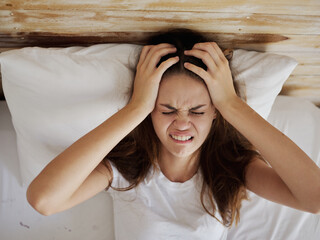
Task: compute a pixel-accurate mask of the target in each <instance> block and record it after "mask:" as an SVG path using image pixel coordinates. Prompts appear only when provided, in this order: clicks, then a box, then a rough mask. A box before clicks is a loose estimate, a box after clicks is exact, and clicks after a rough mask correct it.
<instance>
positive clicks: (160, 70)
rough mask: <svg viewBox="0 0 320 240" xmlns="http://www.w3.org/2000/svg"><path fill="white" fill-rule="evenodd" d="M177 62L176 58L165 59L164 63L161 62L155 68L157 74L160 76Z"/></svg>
mask: <svg viewBox="0 0 320 240" xmlns="http://www.w3.org/2000/svg"><path fill="white" fill-rule="evenodd" d="M177 62H179V57H178V56H176V57H172V58H169V59H167V60H166V61H164V62H162V63H161V64H160V65H159V67H158V68H157V71H158V73H159V74H160V75H161V76H162V75H163V74H164V72H165V71H166V70H167V69H168V68H170V67H171V66H172V65H174V64H176V63H177ZM160 79H161V78H160Z"/></svg>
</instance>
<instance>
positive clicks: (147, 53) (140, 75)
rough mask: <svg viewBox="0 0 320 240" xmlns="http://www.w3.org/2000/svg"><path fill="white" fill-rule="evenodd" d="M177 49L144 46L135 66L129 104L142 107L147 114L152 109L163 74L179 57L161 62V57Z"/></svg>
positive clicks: (161, 46) (164, 45) (163, 46)
mask: <svg viewBox="0 0 320 240" xmlns="http://www.w3.org/2000/svg"><path fill="white" fill-rule="evenodd" d="M176 51H177V49H176V48H175V47H174V46H173V45H171V44H168V43H162V44H158V45H147V46H144V47H143V49H142V51H141V54H140V59H139V62H138V65H137V72H136V76H135V80H134V86H133V94H132V97H131V100H130V103H131V104H136V106H139V107H143V108H144V109H145V110H146V111H148V113H150V112H152V110H153V109H154V106H155V103H156V99H157V96H158V90H159V84H160V81H161V78H162V75H163V73H164V72H165V71H166V70H167V69H168V68H169V67H171V66H172V65H174V64H175V63H177V62H178V61H179V57H172V58H169V59H168V60H166V61H164V62H162V63H161V64H160V65H159V67H157V64H158V63H159V61H160V59H161V57H163V56H165V55H168V54H170V53H174V52H176Z"/></svg>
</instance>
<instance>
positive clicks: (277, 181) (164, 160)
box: [27, 29, 320, 239]
mask: <svg viewBox="0 0 320 240" xmlns="http://www.w3.org/2000/svg"><path fill="white" fill-rule="evenodd" d="M185 50H187V51H185ZM267 163H268V164H267ZM269 165H270V166H271V167H270V166H269ZM111 184H112V185H111ZM103 189H107V191H109V192H110V194H111V195H112V196H113V198H114V209H115V213H114V215H115V231H116V236H117V237H118V238H119V239H128V238H129V237H130V238H132V239H150V238H156V239H157V238H163V239H168V238H170V237H172V238H174V239H177V238H181V239H206V238H210V239H223V238H224V237H225V234H226V231H225V230H226V227H228V226H231V225H232V224H233V222H234V221H235V220H236V222H237V221H239V210H240V207H241V201H242V200H243V199H245V198H246V197H247V194H246V189H249V190H250V191H252V192H254V193H256V194H258V195H260V196H262V197H264V198H266V199H269V200H271V201H274V202H277V203H280V204H284V205H287V206H289V207H292V208H296V209H299V210H303V211H308V212H312V213H319V210H320V169H319V168H318V167H317V166H316V165H315V163H314V162H313V161H312V160H311V159H310V158H309V157H308V156H307V155H306V154H305V153H304V152H303V151H302V150H301V149H299V148H298V147H297V146H296V145H295V144H294V143H293V142H292V141H291V140H289V139H288V138H287V137H286V136H285V135H283V134H282V133H281V132H279V131H278V130H277V129H275V128H274V127H272V126H271V125H270V124H269V123H268V122H266V121H265V120H264V119H263V118H261V117H260V116H259V115H258V114H257V113H256V112H255V111H253V110H252V109H251V108H250V107H249V106H248V105H247V104H246V103H245V102H244V101H242V100H241V99H240V98H239V97H238V95H237V91H236V88H235V86H234V83H233V79H232V74H231V71H230V68H229V64H228V60H227V59H226V58H225V56H224V54H223V52H222V51H221V49H220V48H219V47H218V45H217V44H216V43H214V42H209V41H208V40H207V39H205V38H204V37H203V36H202V35H201V34H199V33H197V32H194V31H190V30H186V29H176V30H173V31H168V32H167V33H164V34H159V35H157V36H154V37H152V38H151V39H150V41H149V44H148V45H146V46H144V48H143V49H142V52H141V54H140V59H139V62H138V65H137V71H136V75H135V80H134V88H133V94H132V97H131V99H130V101H129V103H128V104H127V105H126V106H125V107H124V108H123V109H121V110H120V111H119V112H117V113H116V114H114V115H113V116H112V117H110V118H109V119H107V120H106V121H105V122H103V123H102V124H101V125H99V126H98V127H97V128H95V129H93V130H92V131H90V132H89V133H87V134H86V135H85V136H83V137H82V138H80V139H79V140H78V141H76V142H75V143H74V144H72V145H71V146H70V147H69V148H67V149H66V150H65V151H64V152H62V153H61V154H60V155H58V156H57V157H56V158H55V159H53V160H52V161H51V162H50V163H49V164H48V165H47V166H46V167H45V168H44V169H43V171H42V172H41V173H40V174H39V175H38V176H37V177H36V178H35V179H34V180H33V182H32V183H31V184H30V186H29V188H28V191H27V198H28V201H29V203H30V204H31V205H32V206H33V207H34V208H35V209H36V210H37V211H39V212H40V213H41V214H43V215H51V214H53V213H57V212H60V211H63V210H66V209H69V208H71V207H73V206H74V205H76V204H78V203H80V202H82V201H84V200H86V199H88V198H90V197H92V196H94V195H95V194H97V193H98V192H100V191H102V190H103Z"/></svg>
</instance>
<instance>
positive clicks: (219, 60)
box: [184, 42, 237, 112]
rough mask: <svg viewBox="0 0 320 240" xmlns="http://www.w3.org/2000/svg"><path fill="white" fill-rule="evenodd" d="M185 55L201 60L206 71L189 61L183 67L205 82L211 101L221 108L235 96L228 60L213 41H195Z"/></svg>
mask: <svg viewBox="0 0 320 240" xmlns="http://www.w3.org/2000/svg"><path fill="white" fill-rule="evenodd" d="M185 55H190V56H194V57H196V58H199V59H201V60H202V61H203V63H204V64H205V65H206V66H207V71H205V70H204V69H203V68H200V67H197V66H195V65H194V64H191V63H185V65H184V66H185V68H187V69H188V70H190V71H192V72H194V73H195V74H197V75H199V76H200V77H201V78H202V79H203V80H204V81H205V83H206V85H207V87H208V90H209V93H210V96H211V100H212V103H213V104H214V105H215V107H216V108H217V109H218V110H219V111H220V112H221V109H223V107H225V106H226V104H228V103H230V102H231V100H233V99H235V97H237V94H236V92H235V89H234V86H233V80H232V74H231V71H230V67H229V62H228V60H227V59H226V58H225V56H224V54H223V52H222V51H221V49H220V48H219V46H218V45H217V44H216V43H215V42H205V43H197V44H195V45H194V46H193V48H192V49H191V50H189V51H185Z"/></svg>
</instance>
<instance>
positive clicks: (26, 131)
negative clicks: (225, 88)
mask: <svg viewBox="0 0 320 240" xmlns="http://www.w3.org/2000/svg"><path fill="white" fill-rule="evenodd" d="M141 48H142V47H141V46H139V45H133V44H98V45H94V46H90V47H70V48H62V49H58V48H49V49H45V48H38V47H31V48H23V49H18V50H11V51H7V52H4V53H2V54H1V55H0V63H1V72H2V79H3V89H4V94H5V97H6V100H7V103H8V106H9V110H10V112H11V115H12V121H13V125H14V128H15V131H16V133H17V147H18V155H19V161H20V169H21V176H22V180H23V183H24V184H26V185H29V183H30V182H31V181H32V180H33V179H34V178H35V177H36V176H37V175H38V174H39V173H40V171H41V170H42V169H43V168H44V167H45V166H46V165H47V164H48V163H49V162H50V161H51V160H52V159H53V158H54V157H55V156H56V155H58V154H59V153H60V152H62V151H63V150H64V149H65V148H67V147H68V146H69V145H71V144H72V143H73V142H74V141H76V140H77V139H79V138H80V137H81V136H83V135H84V134H86V133H87V132H89V131H90V130H92V129H93V128H95V127H96V126H98V125H99V124H100V123H102V122H103V121H104V120H105V119H107V118H108V117H110V116H111V115H112V114H114V113H115V112H117V111H118V110H119V109H121V108H122V107H123V106H125V105H126V104H127V102H128V100H129V97H130V93H131V87H132V82H133V79H134V69H135V66H136V64H137V62H138V59H139V54H140V51H141ZM296 65H297V62H296V61H295V60H294V59H292V58H290V57H287V56H281V55H276V54H271V53H259V52H255V51H246V50H235V51H234V55H233V60H232V61H231V63H230V66H231V69H232V72H233V75H234V78H235V80H236V81H238V82H239V81H240V82H241V81H242V82H244V83H245V85H246V91H245V92H246V95H247V102H248V104H249V105H250V106H251V107H252V108H254V109H255V110H256V111H257V112H258V113H259V114H260V115H261V116H263V117H264V118H267V116H268V115H269V113H270V110H271V107H272V104H273V102H274V100H275V97H276V96H277V95H278V93H279V92H280V90H281V88H282V85H283V83H284V82H285V80H286V79H287V78H288V77H289V75H290V74H291V72H292V71H293V69H294V68H295V67H296ZM242 90H243V86H242Z"/></svg>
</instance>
